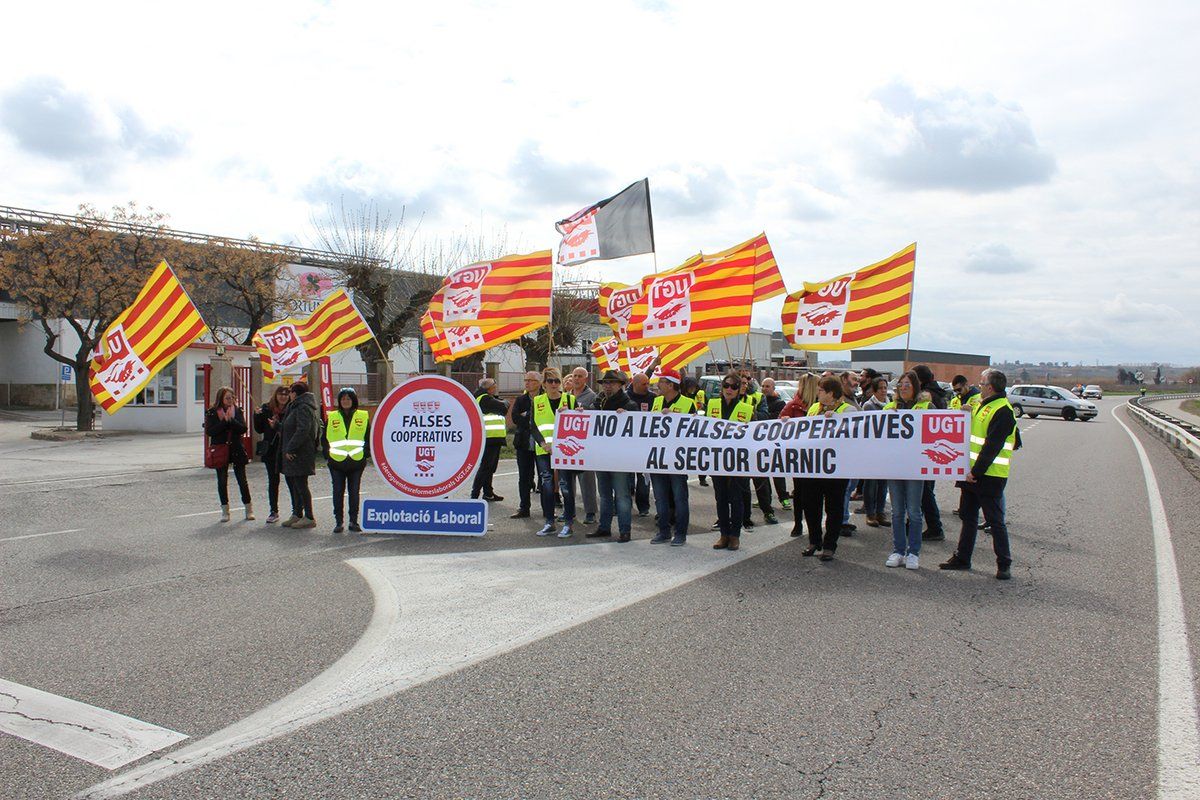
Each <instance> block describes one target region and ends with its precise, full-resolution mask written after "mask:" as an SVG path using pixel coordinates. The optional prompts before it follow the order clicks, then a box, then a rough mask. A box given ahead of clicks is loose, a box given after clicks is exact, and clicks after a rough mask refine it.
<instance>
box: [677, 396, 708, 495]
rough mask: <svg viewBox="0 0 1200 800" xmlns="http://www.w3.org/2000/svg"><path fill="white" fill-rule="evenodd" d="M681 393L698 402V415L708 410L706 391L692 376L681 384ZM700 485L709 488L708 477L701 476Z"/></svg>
mask: <svg viewBox="0 0 1200 800" xmlns="http://www.w3.org/2000/svg"><path fill="white" fill-rule="evenodd" d="M679 391H680V393H682V394H683V396H684V397H690V398H691V399H692V400H694V401H695V402H696V413H698V414H703V413H704V411H705V409H707V408H708V402H707V401H706V400H705V398H704V390H703V389H701V388H700V382H699V381H698V380H696V379H695V378H693V377H692V376H690V375H689V376H688V377H686V378H684V379H683V383H681V384H679ZM700 485H701V486H708V477H707V476H705V475H701V476H700Z"/></svg>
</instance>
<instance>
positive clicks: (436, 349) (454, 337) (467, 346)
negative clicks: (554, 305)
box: [421, 289, 546, 363]
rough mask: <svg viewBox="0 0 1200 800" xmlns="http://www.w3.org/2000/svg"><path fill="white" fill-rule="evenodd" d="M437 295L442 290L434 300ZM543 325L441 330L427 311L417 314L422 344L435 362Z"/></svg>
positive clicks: (476, 350) (466, 353)
mask: <svg viewBox="0 0 1200 800" xmlns="http://www.w3.org/2000/svg"><path fill="white" fill-rule="evenodd" d="M441 293H442V289H439V290H438V291H437V293H436V294H435V295H434V298H435V299H436V298H437V297H438V296H439V295H440V294H441ZM431 303H432V301H431ZM545 324H546V323H545V322H530V323H524V324H522V323H514V324H512V325H501V326H499V327H494V328H480V327H478V326H475V325H451V326H449V327H445V328H443V327H442V326H441V325H438V324H437V322H436V321H435V320H434V318H433V314H432V312H431V311H426V312H425V313H424V314H423V315H421V333H422V334H423V335H424V336H425V341H426V342H428V343H429V350H430V352H432V353H433V360H434V361H435V362H437V363H441V362H443V361H454V360H456V359H459V358H463V357H465V356H469V355H472V354H474V353H478V352H481V351H483V350H487V349H489V348H492V347H495V346H496V345H500V344H504V343H505V342H511V341H513V340H515V339H519V338H521V337H522V336H524V335H526V334H528V333H533V332H534V331H536V330H537V329H538V328H540V327H542V326H543V325H545Z"/></svg>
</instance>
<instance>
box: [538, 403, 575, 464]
mask: <svg viewBox="0 0 1200 800" xmlns="http://www.w3.org/2000/svg"><path fill="white" fill-rule="evenodd" d="M558 399H559V404H558V407H559V409H560V410H561V409H563V408H567V409H573V408H575V395H573V394H564V395H560V396H559V398H558ZM533 424H534V425H536V426H537V429H538V431H539V432H540V433H541V434H542V438H543V439H545V440H546V444H545V446H544V447H543V446H542V445H541V444H538V445H537V454H538V455H539V456H544V455H546V454H547V453H549V452H550V448H551V447H553V446H554V409H553V408H551V407H550V397H549V396H548V395H544V394H539V395H538V396H537V397H535V398H533ZM535 441H536V440H535Z"/></svg>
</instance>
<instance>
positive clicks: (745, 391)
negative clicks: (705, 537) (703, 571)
mask: <svg viewBox="0 0 1200 800" xmlns="http://www.w3.org/2000/svg"><path fill="white" fill-rule="evenodd" d="M741 376H742V399H744V400H745V401H746V402H748V403H749V404H750V407H751V408H753V409H754V416H753V419H755V420H766V419H769V418H770V417H768V415H767V411H766V407H765V404H764V403H763V393H762V388H761V387H760V386H759V384H758V383H757V382H756V381H755V380H754V378H753V377H752V376H751V374H750V370H748V369H743V370H742V372H741ZM752 485H753V487H754V496H755V498H756V499H757V500H758V508H759V510H761V511H762V513H763V521H764V522H766V523H767V524H768V525H778V524H779V518H778V517H776V516H775V509H774V507H773V506H772V505H771V503H772V500H773V498H772V497H771V481H770V479H769V478H767V477H765V476H763V475H756V476H754V477H753V478H749V479H747V480H746V482H745V484H744V485H743V487H742V527H743V528H745V529H746V530H749V529H750V528H753V527H754V520H753V519H751V517H750V511H751V510H752V509H753V508H754V504H753V503H752V501H751V498H750V487H751V486H752ZM718 527H719V526H718Z"/></svg>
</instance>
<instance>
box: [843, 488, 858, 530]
mask: <svg viewBox="0 0 1200 800" xmlns="http://www.w3.org/2000/svg"><path fill="white" fill-rule="evenodd" d="M854 484H855V481H853V480H849V481H846V499H845V500H844V501H843V502H842V524H843V525H849V524H850V495H852V494H854Z"/></svg>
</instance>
